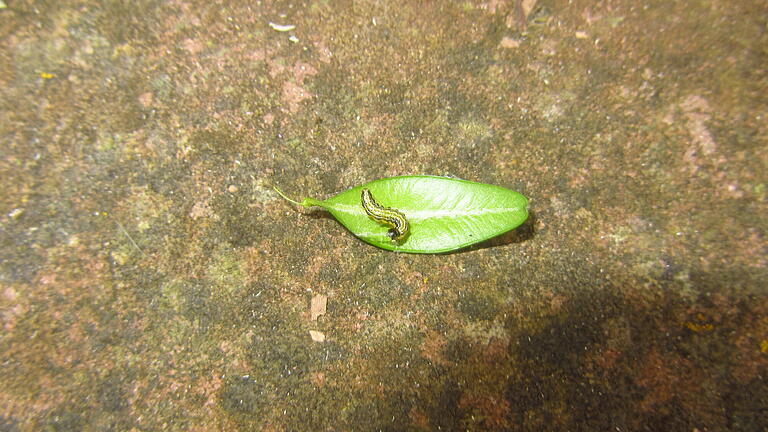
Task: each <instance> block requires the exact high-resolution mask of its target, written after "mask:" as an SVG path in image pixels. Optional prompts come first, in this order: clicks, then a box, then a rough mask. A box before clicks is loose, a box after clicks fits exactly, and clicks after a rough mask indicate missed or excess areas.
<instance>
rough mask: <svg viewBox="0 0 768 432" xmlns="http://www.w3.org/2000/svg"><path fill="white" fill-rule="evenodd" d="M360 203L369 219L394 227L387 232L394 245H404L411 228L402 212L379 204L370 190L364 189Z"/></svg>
mask: <svg viewBox="0 0 768 432" xmlns="http://www.w3.org/2000/svg"><path fill="white" fill-rule="evenodd" d="M360 202H361V203H362V205H363V210H365V213H366V214H368V217H370V218H371V219H373V220H375V221H376V222H379V223H383V224H384V225H388V226H391V227H392V228H390V230H389V231H388V232H387V235H388V236H389V238H391V239H392V242H393V243H402V241H403V240H405V237H407V236H408V230H409V229H410V226H409V225H408V219H406V218H405V215H404V214H403V213H402V212H400V211H399V210H397V209H393V208H389V207H384V206H382V205H381V204H379V203H377V202H376V200H374V199H373V195H372V194H371V191H370V190H368V189H363V191H362V193H361V194H360Z"/></svg>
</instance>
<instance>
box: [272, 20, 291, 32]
mask: <svg viewBox="0 0 768 432" xmlns="http://www.w3.org/2000/svg"><path fill="white" fill-rule="evenodd" d="M269 26H270V27H272V29H273V30H275V31H279V32H288V31H291V30H294V29H295V28H296V26H295V25H293V24H285V25H283V24H277V23H273V22H270V23H269Z"/></svg>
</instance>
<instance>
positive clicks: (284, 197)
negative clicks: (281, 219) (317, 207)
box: [272, 185, 303, 205]
mask: <svg viewBox="0 0 768 432" xmlns="http://www.w3.org/2000/svg"><path fill="white" fill-rule="evenodd" d="M272 189H274V190H275V192H277V194H278V195H280V196H281V197H283V199H285V200H286V201H288V202H291V203H294V204H296V205H303V204H302V203H300V202H298V201H295V200H292V199H290V198H288V197H287V196H286V195H285V194H284V193H283V192H282V191H281V190H280V189H278V188H277V186H275V185H272Z"/></svg>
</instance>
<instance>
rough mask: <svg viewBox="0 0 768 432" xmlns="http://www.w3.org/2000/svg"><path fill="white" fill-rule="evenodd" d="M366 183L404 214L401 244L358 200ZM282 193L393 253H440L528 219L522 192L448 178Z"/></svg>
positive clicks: (380, 200) (379, 199) (409, 178)
mask: <svg viewBox="0 0 768 432" xmlns="http://www.w3.org/2000/svg"><path fill="white" fill-rule="evenodd" d="M364 188H367V189H369V190H370V191H371V193H372V194H373V197H374V198H375V200H376V201H377V202H378V203H379V204H381V205H382V206H385V207H391V208H394V209H397V210H399V211H400V212H402V213H403V214H405V217H406V219H408V222H409V223H410V232H409V235H408V236H407V237H405V239H404V240H403V241H402V243H395V242H393V241H392V240H391V239H390V237H389V236H387V232H388V230H389V228H390V227H388V226H386V225H383V224H380V223H378V222H376V221H374V220H373V219H371V218H370V217H369V216H368V215H367V214H366V212H365V210H364V209H363V207H362V204H361V201H360V193H361V192H362V190H363V189H364ZM278 192H279V191H278ZM280 195H282V193H280ZM282 196H283V197H284V198H286V199H288V200H289V201H291V202H294V203H296V204H301V205H303V206H304V207H312V206H319V207H322V208H324V209H326V210H328V211H329V212H331V214H332V215H333V216H334V217H335V218H336V219H337V220H338V221H339V222H341V224H342V225H344V226H345V227H347V229H349V231H351V232H352V234H354V235H356V236H357V237H359V238H360V239H361V240H363V241H365V242H367V243H370V244H372V245H374V246H378V247H380V248H382V249H387V250H392V251H397V252H410V253H440V252H448V251H452V250H456V249H460V248H463V247H466V246H470V245H473V244H475V243H479V242H481V241H483V240H487V239H489V238H491V237H495V236H497V235H499V234H503V233H505V232H507V231H509V230H511V229H514V228H516V227H518V226H520V224H522V223H523V222H525V220H526V219H527V218H528V200H527V199H526V198H525V197H524V196H523V195H521V194H520V193H518V192H515V191H513V190H509V189H505V188H503V187H500V186H493V185H489V184H484V183H475V182H471V181H466V180H459V179H454V178H448V177H435V176H403V177H390V178H385V179H380V180H374V181H372V182H370V183H366V184H364V185H361V186H357V187H354V188H352V189H349V190H347V191H345V192H341V193H340V194H338V195H336V196H334V197H332V198H329V199H327V200H325V201H320V200H316V199H314V198H304V200H303V201H302V202H301V203H297V202H296V201H293V200H291V199H289V198H287V197H285V196H284V195H282Z"/></svg>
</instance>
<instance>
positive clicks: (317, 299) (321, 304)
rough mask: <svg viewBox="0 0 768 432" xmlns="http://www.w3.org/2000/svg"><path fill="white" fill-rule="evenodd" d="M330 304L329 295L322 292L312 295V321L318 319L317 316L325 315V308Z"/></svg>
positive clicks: (310, 310) (310, 315)
mask: <svg viewBox="0 0 768 432" xmlns="http://www.w3.org/2000/svg"><path fill="white" fill-rule="evenodd" d="M327 305H328V297H327V296H324V295H322V294H317V295H316V296H314V297H312V304H311V305H310V306H309V318H310V319H311V320H312V321H317V317H319V316H320V315H325V309H326V306H327Z"/></svg>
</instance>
